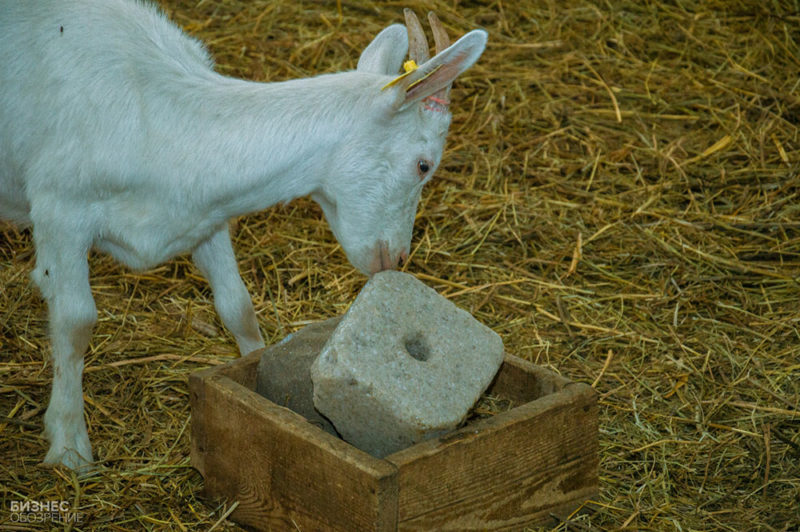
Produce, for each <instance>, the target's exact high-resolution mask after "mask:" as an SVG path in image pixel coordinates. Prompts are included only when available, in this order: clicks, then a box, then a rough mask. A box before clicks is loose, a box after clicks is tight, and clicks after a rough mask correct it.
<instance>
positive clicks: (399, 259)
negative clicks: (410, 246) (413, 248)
mask: <svg viewBox="0 0 800 532" xmlns="http://www.w3.org/2000/svg"><path fill="white" fill-rule="evenodd" d="M406 262H408V251H401V252H400V255H399V256H398V257H397V265H398V266H402V265H403V264H405V263H406Z"/></svg>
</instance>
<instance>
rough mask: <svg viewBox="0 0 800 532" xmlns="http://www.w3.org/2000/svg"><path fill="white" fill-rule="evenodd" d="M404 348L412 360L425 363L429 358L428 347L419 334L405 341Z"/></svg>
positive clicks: (429, 350) (429, 351)
mask: <svg viewBox="0 0 800 532" xmlns="http://www.w3.org/2000/svg"><path fill="white" fill-rule="evenodd" d="M405 348H406V352H408V354H409V355H411V357H412V358H414V359H416V360H419V361H420V362H425V361H426V360H428V359H429V358H430V357H431V349H430V347H428V342H426V341H425V338H424V337H423V336H422V335H421V334H416V335H414V336H411V337H410V338H408V339H406V341H405Z"/></svg>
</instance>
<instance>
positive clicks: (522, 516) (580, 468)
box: [386, 384, 598, 530]
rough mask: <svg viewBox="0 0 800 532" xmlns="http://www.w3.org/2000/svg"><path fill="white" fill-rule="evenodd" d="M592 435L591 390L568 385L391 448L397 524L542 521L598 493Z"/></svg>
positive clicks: (476, 526)
mask: <svg viewBox="0 0 800 532" xmlns="http://www.w3.org/2000/svg"><path fill="white" fill-rule="evenodd" d="M501 395H502V393H501ZM597 438H598V426H597V399H596V394H595V393H594V390H592V389H591V388H590V387H589V386H586V385H584V384H569V385H566V386H564V387H563V388H562V389H561V391H559V392H556V393H552V394H549V395H545V396H544V397H540V398H539V399H537V400H535V401H532V402H530V403H527V404H525V405H523V406H520V407H518V408H515V409H513V410H511V411H509V412H505V413H503V414H499V415H497V416H494V417H493V418H489V419H485V420H481V421H479V422H477V423H475V424H472V425H469V426H467V427H465V428H463V429H460V430H458V431H456V432H454V433H452V434H450V435H448V436H445V437H444V438H440V439H439V440H430V441H427V442H423V443H421V444H418V445H416V446H414V447H411V448H409V449H406V450H404V451H400V452H398V453H395V454H393V455H390V456H388V457H387V458H386V460H387V461H389V462H391V463H394V464H395V465H397V467H398V470H399V487H400V499H399V514H398V518H399V530H504V529H519V528H520V527H523V526H524V525H531V524H537V523H544V522H546V521H548V520H549V519H550V513H551V512H556V511H558V510H559V509H567V508H569V509H574V508H575V507H577V506H578V505H579V504H580V502H581V501H582V500H585V499H586V498H588V497H591V496H592V495H593V494H595V493H596V491H597V486H598V476H597V472H598V458H597V456H598V439H597Z"/></svg>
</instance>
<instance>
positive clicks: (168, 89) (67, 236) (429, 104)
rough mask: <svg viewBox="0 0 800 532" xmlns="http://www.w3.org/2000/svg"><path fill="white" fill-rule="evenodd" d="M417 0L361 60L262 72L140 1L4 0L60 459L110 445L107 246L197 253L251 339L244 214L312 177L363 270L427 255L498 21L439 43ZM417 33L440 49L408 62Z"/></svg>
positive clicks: (16, 174)
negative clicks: (217, 56) (96, 348)
mask: <svg viewBox="0 0 800 532" xmlns="http://www.w3.org/2000/svg"><path fill="white" fill-rule="evenodd" d="M406 16H407V24H408V28H406V27H404V26H402V25H400V24H395V25H392V26H389V27H387V28H386V29H384V30H383V31H382V32H380V33H379V34H378V35H377V36H376V37H375V39H374V40H373V41H372V43H370V45H369V46H367V48H366V49H365V50H364V51H363V53H362V54H361V57H360V59H359V61H358V68H357V69H356V70H355V71H351V72H342V73H337V74H328V75H321V76H317V77H314V78H310V79H301V80H293V81H287V82H282V83H254V82H249V81H243V80H238V79H231V78H228V77H225V76H222V75H220V74H218V73H216V72H214V70H213V65H212V61H211V59H210V57H209V55H208V53H207V52H206V50H205V48H204V47H203V46H202V45H201V44H200V43H199V42H198V41H196V40H194V39H192V38H190V37H188V36H187V35H185V34H184V33H183V32H181V30H180V29H179V28H177V27H176V26H175V25H173V24H172V23H170V22H169V21H168V20H167V19H166V18H165V17H164V16H163V15H162V13H161V12H160V11H159V10H158V9H157V8H155V7H153V6H150V5H147V4H143V3H141V2H139V1H134V0H72V1H70V2H65V1H63V0H35V1H33V0H26V1H20V0H0V217H3V218H7V219H10V220H12V221H16V222H17V223H20V224H22V225H32V227H33V239H34V243H35V246H36V267H35V269H34V271H33V273H32V277H33V279H34V281H35V282H36V284H37V285H38V286H39V288H40V290H41V292H42V294H43V296H44V298H45V299H46V301H47V306H48V312H49V320H50V335H51V341H52V349H53V359H52V360H53V389H52V394H51V398H50V404H49V406H48V408H47V413H46V414H45V420H44V421H45V435H46V436H47V438H48V439H49V441H50V450H49V452H48V453H47V456H46V458H45V460H44V461H45V463H48V464H59V463H60V464H64V465H66V466H69V467H73V468H78V467H82V466H84V465H85V464H87V463H88V462H91V461H92V450H91V445H90V443H89V437H88V433H87V429H86V424H85V422H84V419H83V395H82V389H81V376H82V373H83V353H84V351H85V349H86V347H87V345H88V342H89V338H90V335H91V331H92V327H93V325H94V323H95V321H96V319H97V311H96V308H95V304H94V300H93V298H92V292H91V289H90V287H89V268H88V264H87V253H88V251H89V249H90V248H91V247H95V248H97V249H100V250H102V251H105V252H107V253H109V254H111V255H112V256H113V257H115V258H116V259H117V260H119V261H121V262H122V263H124V264H126V265H128V266H129V267H131V268H135V269H137V270H141V269H145V268H151V267H153V266H154V265H157V264H159V263H160V262H163V261H165V260H167V259H169V258H170V257H173V256H175V255H178V254H181V253H186V252H191V253H192V257H193V259H194V262H195V264H196V265H197V267H198V268H199V269H200V271H202V272H203V274H204V275H205V276H206V277H207V279H208V281H209V283H210V285H211V288H212V291H213V294H214V299H215V306H216V309H217V312H218V313H219V315H220V317H221V318H222V321H223V322H224V324H225V326H226V327H227V328H228V329H229V330H230V331H231V333H232V334H233V336H234V337H235V338H236V341H237V342H238V345H239V350H240V351H241V353H243V354H244V353H248V352H250V351H251V350H253V349H257V348H259V347H263V346H264V341H263V339H262V336H261V333H260V331H259V327H258V323H257V321H256V315H255V313H254V311H253V306H252V303H251V300H250V296H249V294H248V293H247V291H246V289H245V287H244V284H243V283H242V280H241V277H240V276H239V272H238V267H237V265H236V259H235V257H234V254H233V250H232V248H231V242H230V237H229V234H228V226H227V221H228V220H229V219H230V218H232V217H235V216H239V215H242V214H245V213H250V212H253V211H258V210H262V209H265V208H267V207H269V206H271V205H274V204H275V203H278V202H288V201H290V200H292V199H293V198H297V197H300V196H305V195H311V197H312V198H313V199H314V200H315V201H316V202H317V203H319V204H320V206H321V207H322V210H323V212H324V214H325V218H326V219H327V220H328V223H329V224H330V226H331V228H332V230H333V233H334V235H335V236H336V238H337V239H338V241H339V243H340V244H341V246H342V248H343V249H344V251H345V253H346V254H347V257H348V259H349V260H350V262H351V263H352V264H353V266H355V267H356V268H358V269H359V270H361V271H362V272H364V273H367V274H371V273H374V272H376V271H380V270H383V269H387V268H392V267H395V266H396V264H397V263H398V261H400V260H405V259H406V258H407V255H408V252H409V245H410V240H411V230H412V225H413V222H414V216H415V212H416V209H417V203H418V200H419V196H420V191H421V189H422V186H423V185H424V184H425V182H427V181H428V180H429V179H430V177H431V175H432V174H433V173H434V171H435V170H436V167H437V165H438V164H439V160H440V158H441V155H442V149H443V145H444V141H445V135H446V133H447V129H448V127H449V124H450V113H449V112H448V108H447V104H448V102H447V91H448V90H449V86H450V84H451V83H452V82H453V80H454V79H455V78H456V76H458V75H459V74H461V73H462V72H463V71H464V70H466V69H467V68H468V67H470V66H471V65H472V64H473V63H474V62H475V61H476V60H477V59H478V57H479V56H480V55H481V53H482V52H483V50H484V48H485V45H486V33H485V32H484V31H481V30H475V31H471V32H469V33H468V34H467V35H465V36H464V37H462V38H461V39H460V40H459V41H458V42H456V43H455V44H453V45H452V46H449V47H447V43H446V41H445V40H443V39H446V35H443V30H442V28H441V25H440V24H439V23H438V21H437V20H436V18H435V17H434V16H432V17H431V23H432V26H433V27H434V35H435V37H436V40H437V51H438V52H439V53H438V54H437V55H436V56H434V57H433V58H431V59H430V60H428V57H427V55H428V52H427V44H425V42H426V41H425V36H424V34H422V33H421V27H420V26H419V22H418V21H417V20H416V17H414V16H413V13H412V14H411V16H410V17H409V12H408V11H407V13H406ZM407 30H408V34H407ZM409 36H410V42H411V48H412V59H414V60H415V61H416V62H417V63H420V65H419V68H418V69H416V70H413V71H411V72H410V73H408V74H407V75H406V76H405V77H401V78H397V74H398V72H399V70H400V68H401V66H402V62H403V59H404V58H405V56H406V53H407V51H408V50H409ZM392 80H396V82H395V83H393V84H391V83H390V82H391V81H392ZM387 84H388V85H389V86H388V87H387Z"/></svg>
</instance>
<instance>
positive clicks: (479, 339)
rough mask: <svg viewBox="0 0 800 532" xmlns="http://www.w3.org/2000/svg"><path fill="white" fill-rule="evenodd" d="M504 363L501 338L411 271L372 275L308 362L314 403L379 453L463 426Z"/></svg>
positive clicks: (354, 440)
mask: <svg viewBox="0 0 800 532" xmlns="http://www.w3.org/2000/svg"><path fill="white" fill-rule="evenodd" d="M502 362H503V342H502V340H501V339H500V337H499V336H498V335H497V334H496V333H495V332H494V331H492V330H491V329H489V328H488V327H486V326H485V325H483V324H481V323H479V322H478V321H477V320H475V318H473V317H472V316H471V315H470V314H469V313H468V312H466V311H464V310H461V309H459V308H458V307H456V306H455V305H454V304H453V303H452V302H450V301H448V300H447V299H446V298H444V297H442V296H440V295H439V294H437V293H436V291H435V290H433V289H432V288H430V287H428V286H425V285H424V284H423V283H422V282H420V281H418V280H417V279H416V278H415V277H414V276H412V275H409V274H406V273H402V272H396V271H386V272H381V273H378V274H375V275H374V276H372V278H371V279H370V280H369V281H368V282H367V284H366V285H365V286H364V288H363V289H362V290H361V292H360V293H359V295H358V297H357V298H356V300H355V302H354V303H353V304H352V306H351V307H350V309H349V310H348V311H347V313H346V314H345V315H344V317H343V318H342V321H341V322H340V323H339V326H338V327H337V328H336V330H335V331H334V332H333V334H332V335H331V337H330V339H329V340H328V342H327V343H326V344H325V347H324V348H323V350H322V352H321V353H320V355H319V357H318V358H317V360H316V362H314V364H313V365H312V367H311V379H312V380H313V382H314V405H315V407H316V408H317V410H319V411H320V412H321V413H322V414H324V415H325V417H327V418H328V419H329V420H331V421H332V422H333V424H334V426H335V427H336V430H337V431H338V432H339V433H340V434H341V435H342V437H343V438H344V439H345V440H346V441H348V442H349V443H351V444H353V445H355V446H356V447H358V448H360V449H362V450H364V451H366V452H368V453H370V454H372V455H373V456H376V457H379V458H382V457H385V456H387V455H389V454H391V453H393V452H396V451H399V450H401V449H404V448H406V447H408V446H410V445H413V444H415V443H417V442H419V441H422V440H425V439H428V438H431V437H436V436H441V435H444V434H446V433H448V432H450V431H451V430H453V429H454V428H456V427H457V426H458V424H459V423H461V422H462V421H463V420H464V418H465V417H466V415H467V413H468V412H469V410H470V408H471V407H472V406H473V405H474V404H475V402H476V401H477V400H478V398H480V396H481V394H482V393H483V391H484V390H485V389H486V387H487V386H488V385H489V384H490V383H491V381H492V379H493V378H494V375H495V374H496V373H497V371H498V369H499V368H500V365H501V364H502Z"/></svg>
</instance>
